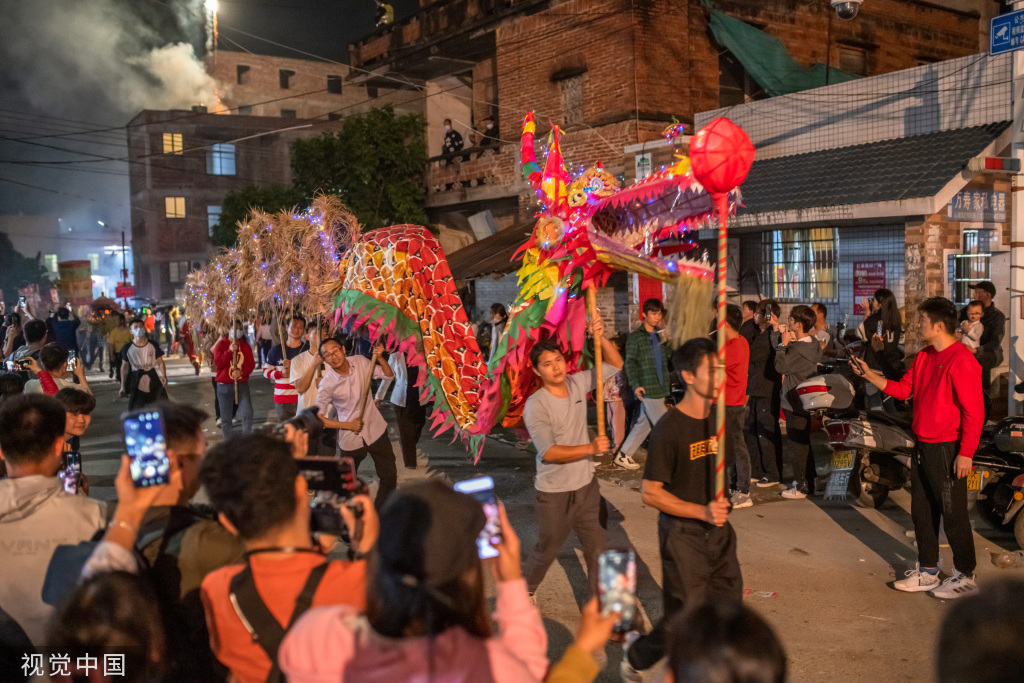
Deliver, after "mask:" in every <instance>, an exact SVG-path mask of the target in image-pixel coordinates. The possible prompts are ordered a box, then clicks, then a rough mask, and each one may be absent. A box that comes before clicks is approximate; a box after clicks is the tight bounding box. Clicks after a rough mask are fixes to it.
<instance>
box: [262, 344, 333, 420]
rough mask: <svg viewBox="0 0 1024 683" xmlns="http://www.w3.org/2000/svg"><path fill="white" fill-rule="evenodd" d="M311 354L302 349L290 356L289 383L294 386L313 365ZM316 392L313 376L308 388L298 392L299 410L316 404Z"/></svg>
mask: <svg viewBox="0 0 1024 683" xmlns="http://www.w3.org/2000/svg"><path fill="white" fill-rule="evenodd" d="M268 338H269V337H268ZM313 356H314V354H312V353H309V352H308V351H303V352H302V353H300V354H299V355H297V356H295V358H292V366H291V367H292V369H291V374H289V375H288V383H289V384H291V385H292V386H295V384H296V382H298V381H299V379H301V378H302V376H303V375H305V374H306V371H307V370H309V368H310V367H312V365H313ZM316 392H317V386H316V377H314V378H313V380H312V381H311V382H310V383H309V388H308V389H306V391H305V393H302V394H299V410H304V409H305V408H310V407H312V406H314V405H316ZM326 415H327V413H324V416H325V417H326Z"/></svg>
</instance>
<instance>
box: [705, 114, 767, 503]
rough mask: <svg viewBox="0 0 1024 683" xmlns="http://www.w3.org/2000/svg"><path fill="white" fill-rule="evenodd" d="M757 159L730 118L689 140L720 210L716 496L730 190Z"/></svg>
mask: <svg viewBox="0 0 1024 683" xmlns="http://www.w3.org/2000/svg"><path fill="white" fill-rule="evenodd" d="M753 163H754V143H753V142H751V141H750V138H749V137H748V136H747V134H746V133H745V132H744V131H743V129H742V128H740V127H739V126H737V125H736V124H735V123H733V122H732V121H730V120H729V119H727V118H723V117H719V118H717V119H712V121H711V122H710V123H708V125H706V126H704V127H703V128H701V129H700V130H699V131H697V134H696V135H694V136H693V140H692V141H691V142H690V167H691V168H692V169H693V176H694V177H695V178H696V179H697V181H698V182H699V183H700V184H701V185H703V186H704V189H705V190H707V191H708V192H710V193H711V196H712V197H714V200H715V212H716V213H717V214H718V334H717V335H716V336H717V338H718V372H717V373H716V376H715V397H716V401H717V404H718V405H717V406H716V415H715V417H716V420H715V421H716V424H717V426H718V430H717V435H718V438H717V442H718V449H717V450H718V453H717V455H716V456H715V499H716V500H721V499H722V498H724V497H725V444H724V441H725V439H724V437H725V391H723V389H724V385H725V333H724V332H723V331H722V327H724V326H725V304H726V301H725V283H726V275H727V273H726V264H727V263H728V258H727V256H728V254H727V250H728V227H727V218H728V216H729V193H730V192H732V191H733V190H735V189H736V188H737V187H739V185H740V183H742V182H743V181H744V180H745V179H746V177H747V173H748V172H749V171H750V166H751V165H752V164H753Z"/></svg>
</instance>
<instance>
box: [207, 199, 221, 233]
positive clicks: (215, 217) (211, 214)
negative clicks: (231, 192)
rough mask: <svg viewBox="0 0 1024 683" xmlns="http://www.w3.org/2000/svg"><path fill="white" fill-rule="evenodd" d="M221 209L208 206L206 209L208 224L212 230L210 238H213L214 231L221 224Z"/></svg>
mask: <svg viewBox="0 0 1024 683" xmlns="http://www.w3.org/2000/svg"><path fill="white" fill-rule="evenodd" d="M220 213H221V209H220V207H219V206H215V205H212V204H211V205H208V206H207V207H206V223H207V225H208V226H209V228H210V237H213V229H214V227H216V225H217V223H220Z"/></svg>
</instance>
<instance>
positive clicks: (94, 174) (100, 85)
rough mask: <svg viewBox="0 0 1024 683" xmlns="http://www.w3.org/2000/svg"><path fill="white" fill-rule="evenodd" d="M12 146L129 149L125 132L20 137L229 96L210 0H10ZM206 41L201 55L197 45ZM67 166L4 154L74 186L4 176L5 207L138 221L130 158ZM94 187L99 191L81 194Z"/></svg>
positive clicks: (32, 153) (2, 85)
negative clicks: (220, 82) (215, 64)
mask: <svg viewBox="0 0 1024 683" xmlns="http://www.w3.org/2000/svg"><path fill="white" fill-rule="evenodd" d="M0 16H3V18H4V19H3V21H2V22H0V64H3V65H4V68H3V69H2V70H0V136H2V137H3V138H8V139H0V158H2V159H6V160H12V159H16V160H22V161H55V160H67V159H87V158H89V157H87V156H83V155H80V154H73V153H70V152H67V151H63V150H76V151H79V152H86V153H89V154H94V155H107V156H111V157H125V156H127V147H126V146H125V144H126V140H125V136H124V134H123V132H121V133H118V132H117V131H112V132H107V133H105V134H86V135H83V136H76V137H75V138H68V137H59V138H45V139H37V142H38V143H42V144H47V145H51V146H53V147H59V148H61V149H60V150H51V149H46V148H43V147H39V146H38V144H37V145H30V144H26V142H20V143H16V142H12V141H10V140H9V138H24V137H31V136H35V135H52V134H56V133H61V134H62V133H67V132H69V131H72V130H76V129H77V130H83V129H89V128H99V127H114V126H124V125H125V124H126V123H127V122H128V121H130V120H131V119H132V118H133V117H134V116H135V115H136V114H138V113H139V111H141V110H142V109H176V108H181V109H188V108H190V107H191V106H192V105H196V104H204V105H206V106H208V107H210V109H211V110H213V109H214V108H215V107H216V106H217V100H216V94H215V90H214V88H215V81H214V80H213V79H212V78H210V77H209V76H208V75H207V74H206V72H205V69H204V67H203V63H202V60H201V58H200V57H201V52H202V50H203V48H204V45H205V43H206V36H205V28H204V25H203V23H204V22H203V19H202V17H203V16H204V12H203V2H202V0H32V1H31V2H26V1H25V0H0ZM197 50H198V51H200V55H197V53H196V51H197ZM76 168H80V169H87V170H85V171H83V170H77V171H76V170H69V167H68V166H65V167H64V168H63V169H62V170H55V169H53V168H47V167H43V166H33V165H17V166H15V165H10V164H0V177H5V178H16V179H18V180H19V181H21V182H24V183H28V184H33V185H41V186H44V187H47V188H53V189H57V190H59V191H60V192H62V193H63V194H62V195H56V194H52V193H46V192H43V191H39V190H32V189H29V188H25V187H23V186H21V187H19V186H15V185H12V184H10V183H0V213H13V212H18V211H22V212H24V213H59V214H60V215H63V216H65V218H66V219H67V216H68V215H69V213H71V212H74V211H77V210H79V209H85V210H86V211H85V213H86V214H87V217H86V218H85V219H84V220H92V221H93V222H94V221H95V220H104V221H106V222H108V223H109V222H111V221H114V222H115V223H120V224H122V225H127V224H128V207H127V204H128V201H129V198H128V189H127V186H128V183H127V178H126V173H127V171H128V166H127V164H125V163H123V162H122V163H119V162H100V163H91V164H83V165H79V166H76ZM75 194H77V195H81V196H83V197H90V198H92V199H93V200H94V201H88V200H83V199H81V198H75V197H73V196H72V195H75Z"/></svg>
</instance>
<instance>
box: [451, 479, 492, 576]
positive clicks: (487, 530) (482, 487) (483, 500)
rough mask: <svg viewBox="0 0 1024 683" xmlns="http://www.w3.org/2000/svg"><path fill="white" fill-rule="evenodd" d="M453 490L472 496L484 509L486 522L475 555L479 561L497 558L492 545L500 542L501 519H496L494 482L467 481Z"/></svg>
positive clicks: (477, 540) (478, 539)
mask: <svg viewBox="0 0 1024 683" xmlns="http://www.w3.org/2000/svg"><path fill="white" fill-rule="evenodd" d="M455 490H456V491H459V492H461V493H467V494H469V495H471V496H473V497H474V498H475V499H476V501H477V502H478V503H480V505H481V506H483V508H484V516H485V517H487V521H486V522H485V523H484V528H483V529H482V530H481V531H480V535H479V536H478V537H477V539H476V549H477V554H478V555H480V559H481V560H486V559H488V558H491V557H497V556H498V549H497V548H495V547H494V545H493V543H497V542H499V541H500V540H501V519H500V518H499V517H498V499H497V498H495V497H494V480H493V479H491V478H490V477H477V478H475V479H467V480H465V481H460V482H458V483H457V484H455Z"/></svg>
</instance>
